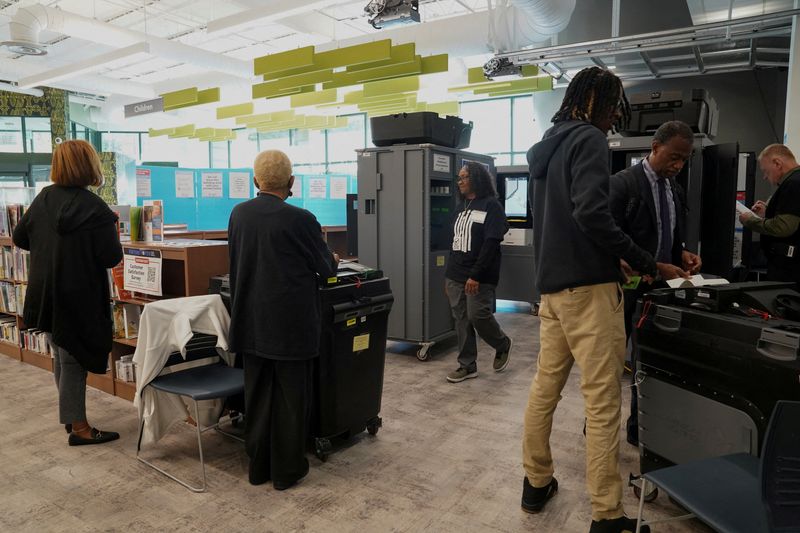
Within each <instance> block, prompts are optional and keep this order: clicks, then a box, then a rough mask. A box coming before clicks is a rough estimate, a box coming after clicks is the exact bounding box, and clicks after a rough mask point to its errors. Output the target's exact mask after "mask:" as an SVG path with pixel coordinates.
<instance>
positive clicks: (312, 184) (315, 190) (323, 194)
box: [308, 178, 328, 198]
mask: <svg viewBox="0 0 800 533" xmlns="http://www.w3.org/2000/svg"><path fill="white" fill-rule="evenodd" d="M308 197H309V198H327V197H328V180H326V179H325V178H310V179H309V180H308Z"/></svg>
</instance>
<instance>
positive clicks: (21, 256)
mask: <svg viewBox="0 0 800 533" xmlns="http://www.w3.org/2000/svg"><path fill="white" fill-rule="evenodd" d="M13 254H14V280H15V281H28V272H29V271H30V269H31V253H30V252H29V251H27V250H23V249H21V248H14V252H13Z"/></svg>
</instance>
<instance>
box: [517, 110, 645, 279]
mask: <svg viewBox="0 0 800 533" xmlns="http://www.w3.org/2000/svg"><path fill="white" fill-rule="evenodd" d="M608 163H609V158H608V144H607V140H606V136H605V135H604V134H603V132H601V131H600V130H599V129H598V128H596V127H595V126H593V125H591V124H589V123H587V122H583V121H579V120H568V121H564V122H557V123H556V124H555V125H554V126H553V127H552V128H550V129H549V130H547V132H546V133H545V134H544V137H543V139H542V140H541V141H540V142H538V143H536V144H535V145H534V146H533V147H532V148H531V149H530V150H529V151H528V165H529V169H530V174H531V185H530V187H529V190H528V194H529V196H530V203H531V210H532V211H533V246H534V253H535V258H536V285H537V287H538V288H539V290H540V291H541V292H542V293H543V294H547V293H553V292H558V291H561V290H563V289H567V288H572V287H579V286H583V285H596V284H599V283H608V282H617V281H621V279H622V275H621V272H620V267H619V259H620V258H622V259H625V261H627V262H628V264H630V265H631V266H632V267H633V268H634V269H635V270H638V271H639V272H641V273H643V274H649V275H653V276H654V275H655V274H656V264H655V261H654V260H653V257H652V256H651V255H650V254H649V253H647V252H646V251H644V250H643V249H641V248H639V247H638V246H636V244H634V243H633V241H632V240H631V239H630V237H628V236H627V235H625V233H623V232H622V230H621V229H620V228H619V227H618V226H617V225H616V223H615V222H614V218H613V217H612V216H611V211H610V210H609V205H608V192H609V180H610V172H609V165H608Z"/></svg>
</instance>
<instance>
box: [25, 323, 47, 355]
mask: <svg viewBox="0 0 800 533" xmlns="http://www.w3.org/2000/svg"><path fill="white" fill-rule="evenodd" d="M20 335H21V337H22V346H23V348H25V349H26V350H29V351H31V352H37V353H40V354H42V355H47V356H50V357H53V353H52V351H51V350H50V343H49V342H47V333H45V332H44V331H41V330H39V329H36V328H30V329H24V330H22V331H21V332H20Z"/></svg>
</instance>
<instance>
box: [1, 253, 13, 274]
mask: <svg viewBox="0 0 800 533" xmlns="http://www.w3.org/2000/svg"><path fill="white" fill-rule="evenodd" d="M0 278H3V279H13V278H14V253H13V251H12V249H11V247H10V246H3V247H2V249H1V250H0Z"/></svg>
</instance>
